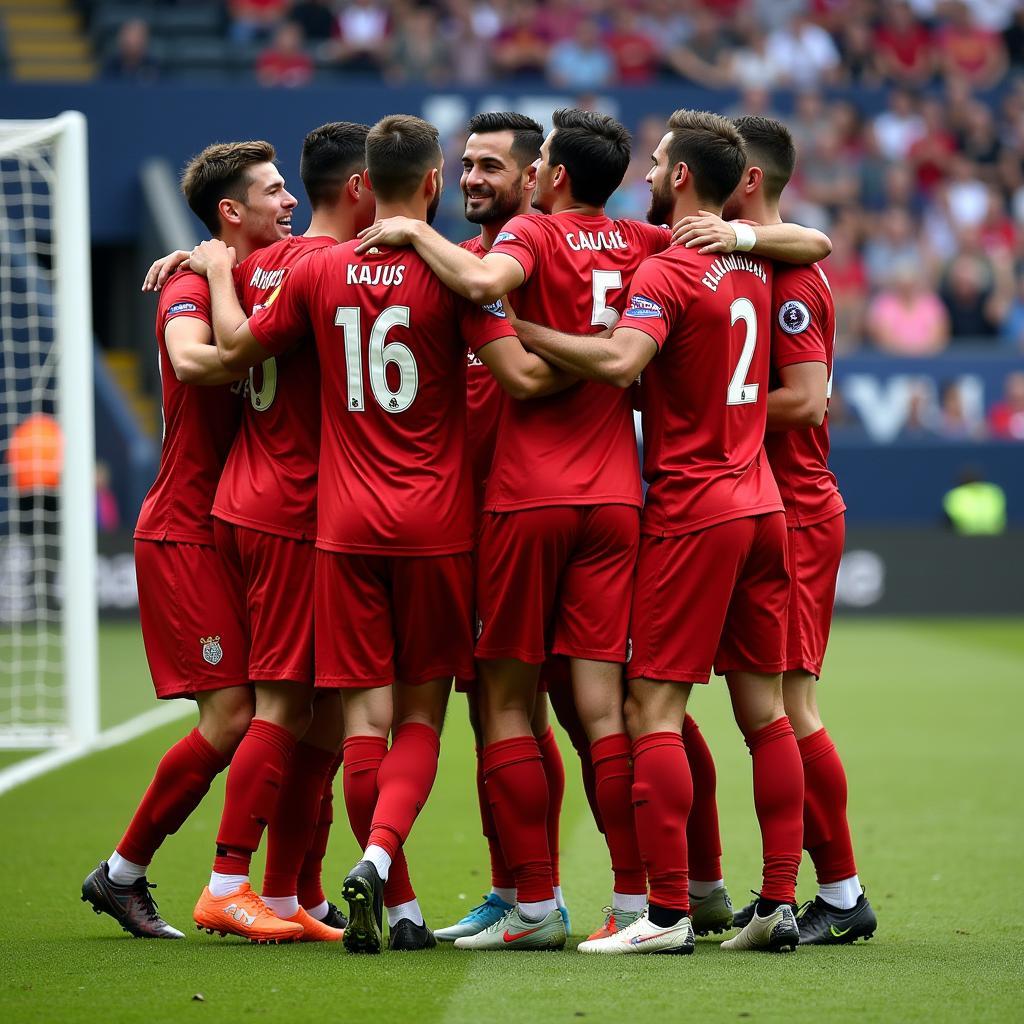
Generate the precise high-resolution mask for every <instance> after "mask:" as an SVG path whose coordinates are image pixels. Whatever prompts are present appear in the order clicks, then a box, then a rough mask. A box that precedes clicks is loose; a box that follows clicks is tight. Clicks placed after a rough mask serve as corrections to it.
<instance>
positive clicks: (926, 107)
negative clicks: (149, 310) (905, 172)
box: [908, 99, 957, 196]
mask: <svg viewBox="0 0 1024 1024" xmlns="http://www.w3.org/2000/svg"><path fill="white" fill-rule="evenodd" d="M921 116H922V119H923V121H924V132H923V134H922V135H920V136H919V137H918V138H917V139H916V140H915V141H914V142H913V143H912V144H911V146H910V149H909V151H908V156H909V158H910V163H911V165H912V166H913V168H914V173H915V175H916V178H917V187H918V188H919V189H920V190H921V192H923V193H924V194H925V195H926V196H930V195H931V193H932V192H933V191H934V189H935V186H936V185H938V184H939V182H941V181H942V180H943V178H945V176H946V171H947V170H948V167H949V161H950V159H951V157H952V156H953V154H954V153H955V152H956V146H957V140H956V136H954V135H953V133H952V132H951V131H950V130H949V128H948V127H947V124H946V111H945V108H944V106H943V104H942V103H941V102H940V101H939V100H935V99H928V100H925V101H924V102H923V103H922V104H921Z"/></svg>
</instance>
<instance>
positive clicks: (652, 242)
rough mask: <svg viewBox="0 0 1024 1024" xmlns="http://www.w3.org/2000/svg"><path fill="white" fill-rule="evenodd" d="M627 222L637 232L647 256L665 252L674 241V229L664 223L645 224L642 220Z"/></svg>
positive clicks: (639, 241)
mask: <svg viewBox="0 0 1024 1024" xmlns="http://www.w3.org/2000/svg"><path fill="white" fill-rule="evenodd" d="M627 223H628V224H629V225H630V227H631V229H632V230H633V231H634V232H635V233H636V237H637V240H638V243H639V245H640V246H641V248H642V249H643V250H644V253H645V254H646V255H647V256H653V255H654V254H655V253H658V252H664V251H665V250H666V249H667V248H668V247H669V245H670V244H671V242H672V229H671V228H669V227H666V225H664V224H645V223H644V222H643V221H641V220H632V221H628V222H627Z"/></svg>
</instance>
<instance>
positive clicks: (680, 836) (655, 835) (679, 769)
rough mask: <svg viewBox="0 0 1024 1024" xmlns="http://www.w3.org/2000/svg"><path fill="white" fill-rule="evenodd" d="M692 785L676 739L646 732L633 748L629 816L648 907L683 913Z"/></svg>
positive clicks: (668, 734)
mask: <svg viewBox="0 0 1024 1024" xmlns="http://www.w3.org/2000/svg"><path fill="white" fill-rule="evenodd" d="M692 803H693V780H692V779H691V778H690V765H689V762H688V761H687V760H686V750H685V748H684V747H683V737H682V733H678V732H652V733H648V734H647V735H646V736H641V737H640V738H639V739H638V740H636V741H635V742H634V744H633V813H634V815H635V817H636V830H637V838H638V840H639V842H640V854H641V856H642V857H643V863H644V867H645V868H646V869H647V879H648V882H649V883H650V903H651V904H652V905H654V904H657V906H658V907H664V908H667V909H672V910H679V911H682V912H684V913H689V910H690V892H689V887H688V885H687V874H686V871H687V853H686V820H687V818H688V817H689V814H690V805H691V804H692Z"/></svg>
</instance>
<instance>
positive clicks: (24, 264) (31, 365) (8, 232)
mask: <svg viewBox="0 0 1024 1024" xmlns="http://www.w3.org/2000/svg"><path fill="white" fill-rule="evenodd" d="M89 260H90V253H89V192H88V168H87V150H86V121H85V117H84V116H83V115H82V114H80V113H78V112H76V111H69V112H66V113H63V114H61V115H60V116H58V117H54V118H51V119H48V120H39V121H0V346H2V358H0V747H23V748H24V747H52V746H75V747H78V746H88V745H89V744H90V743H92V742H93V741H94V740H95V738H96V736H97V735H98V733H99V678H98V636H97V630H98V627H97V598H96V496H95V495H96V492H95V458H96V457H95V446H94V425H93V372H92V369H93V367H92V360H93V333H92V288H91V283H90V264H89ZM54 453H56V454H54Z"/></svg>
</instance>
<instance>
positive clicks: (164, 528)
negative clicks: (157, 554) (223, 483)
mask: <svg viewBox="0 0 1024 1024" xmlns="http://www.w3.org/2000/svg"><path fill="white" fill-rule="evenodd" d="M179 316H188V317H194V318H195V319H197V320H202V321H203V323H205V324H209V323H211V322H212V317H211V315H210V289H209V287H208V286H207V284H206V278H205V277H200V276H199V275H198V274H193V273H192V271H190V270H185V271H180V272H179V273H177V274H175V275H174V276H173V277H172V278H171V279H170V280H169V281H168V282H167V284H166V285H164V288H163V291H161V292H160V301H159V303H158V304H157V313H156V342H157V346H158V347H157V353H158V359H159V363H160V389H161V393H162V398H161V401H162V403H163V418H164V437H163V446H162V447H161V450H160V471H159V472H158V473H157V476H156V480H155V481H154V483H153V486H152V487H151V488H150V489H149V494H147V495H146V500H145V501H144V502H143V503H142V510H141V511H140V512H139V521H138V523H137V525H136V527H135V536H136V537H137V538H139V540H166V541H176V542H178V543H181V544H205V545H207V546H209V547H213V545H214V540H213V518H212V517H211V515H210V509H211V508H212V507H213V496H214V493H215V492H216V490H217V481H218V480H219V479H220V474H221V470H222V469H223V467H224V460H225V459H226V458H227V456H228V451H229V449H230V448H231V442H232V441H233V440H234V437H235V432H236V431H237V430H238V420H239V417H240V415H241V411H242V403H241V400H240V398H241V393H242V382H241V381H236V382H235V383H233V384H221V385H218V386H216V387H205V386H203V385H199V384H183V383H182V382H181V381H180V380H178V378H177V377H176V376H175V374H174V367H173V366H172V365H171V360H170V357H169V356H168V354H167V342H166V341H165V340H164V331H165V330H166V328H167V325H168V324H169V323H170V322H171V321H172V320H174V319H175V318H176V317H179Z"/></svg>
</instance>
